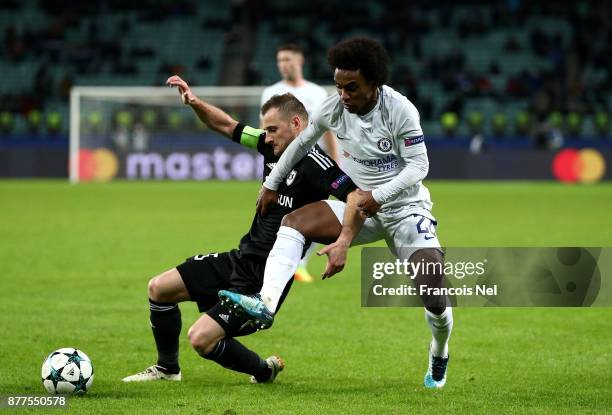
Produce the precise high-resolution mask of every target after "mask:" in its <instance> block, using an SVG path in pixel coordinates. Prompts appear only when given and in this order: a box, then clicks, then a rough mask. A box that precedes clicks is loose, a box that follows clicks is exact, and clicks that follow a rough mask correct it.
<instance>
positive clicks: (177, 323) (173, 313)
mask: <svg viewBox="0 0 612 415" xmlns="http://www.w3.org/2000/svg"><path fill="white" fill-rule="evenodd" d="M148 294H149V309H150V313H151V314H150V321H151V328H152V329H153V337H154V338H155V345H156V347H157V363H156V364H155V365H153V366H150V367H148V368H147V369H145V370H144V371H142V372H140V373H137V374H135V375H132V376H128V377H126V378H124V379H123V381H124V382H143V381H152V380H175V381H178V380H181V370H180V367H179V363H178V352H179V336H180V334H181V311H180V309H179V307H178V304H177V303H179V302H182V301H187V300H189V293H188V292H187V288H186V287H185V284H184V283H183V279H182V278H181V275H180V274H179V272H178V270H177V269H176V268H172V269H171V270H168V271H166V272H164V273H162V274H160V275H157V276H156V277H153V278H151V280H150V281H149V285H148Z"/></svg>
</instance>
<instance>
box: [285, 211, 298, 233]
mask: <svg viewBox="0 0 612 415" xmlns="http://www.w3.org/2000/svg"><path fill="white" fill-rule="evenodd" d="M299 222H300V221H299V218H298V216H297V215H294V214H293V212H292V213H289V214H287V215H285V216H283V220H282V221H281V226H287V227H289V228H294V229H295V227H296V226H297V225H298V223H299Z"/></svg>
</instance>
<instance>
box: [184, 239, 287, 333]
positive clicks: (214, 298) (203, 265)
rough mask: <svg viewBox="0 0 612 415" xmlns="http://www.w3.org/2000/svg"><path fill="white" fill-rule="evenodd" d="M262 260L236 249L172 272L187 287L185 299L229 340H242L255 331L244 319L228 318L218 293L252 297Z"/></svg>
mask: <svg viewBox="0 0 612 415" xmlns="http://www.w3.org/2000/svg"><path fill="white" fill-rule="evenodd" d="M265 267H266V263H265V259H263V258H259V257H255V256H243V255H242V254H241V252H240V251H239V250H237V249H234V250H231V251H229V252H221V253H210V254H202V255H195V256H192V257H190V258H187V260H185V262H183V263H182V264H180V265H178V266H177V267H176V269H177V270H178V272H179V274H181V278H182V279H183V282H184V283H185V286H186V287H187V291H188V292H189V297H190V298H191V300H192V301H195V302H196V303H197V304H198V309H199V310H200V312H206V314H208V315H209V316H210V317H211V318H212V319H213V320H215V321H216V322H217V323H219V324H220V325H221V327H223V329H224V330H225V333H226V334H227V335H228V336H229V337H237V336H245V335H247V334H251V333H253V332H255V331H256V329H255V328H254V327H253V326H251V325H248V324H245V323H246V322H247V320H246V318H244V317H241V318H239V317H236V316H233V315H230V314H229V313H228V310H227V308H226V307H224V306H222V305H221V304H220V303H219V296H218V293H219V290H231V291H235V292H238V293H241V294H256V293H258V292H259V291H260V290H261V286H262V284H263V276H264V269H265ZM292 283H293V279H291V281H289V284H287V287H285V291H284V292H283V295H282V296H281V299H280V301H279V303H278V308H277V310H276V311H277V312H278V310H280V307H281V304H282V303H283V301H284V299H285V297H286V295H287V293H288V292H289V289H290V288H291V284H292Z"/></svg>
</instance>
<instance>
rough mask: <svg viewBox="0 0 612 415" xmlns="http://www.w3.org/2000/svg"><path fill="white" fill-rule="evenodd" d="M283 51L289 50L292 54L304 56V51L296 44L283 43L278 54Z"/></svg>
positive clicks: (277, 50) (278, 49)
mask: <svg viewBox="0 0 612 415" xmlns="http://www.w3.org/2000/svg"><path fill="white" fill-rule="evenodd" d="M283 50H288V51H291V52H295V53H299V54H300V55H304V51H303V50H302V48H301V47H299V46H298V45H297V44H296V43H283V44H282V45H280V46H279V47H278V48H277V49H276V53H278V52H281V51H283Z"/></svg>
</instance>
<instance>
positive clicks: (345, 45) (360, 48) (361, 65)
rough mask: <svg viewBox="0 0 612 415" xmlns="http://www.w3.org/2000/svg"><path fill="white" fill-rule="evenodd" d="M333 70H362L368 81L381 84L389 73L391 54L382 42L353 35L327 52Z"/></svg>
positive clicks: (385, 80)
mask: <svg viewBox="0 0 612 415" xmlns="http://www.w3.org/2000/svg"><path fill="white" fill-rule="evenodd" d="M327 62H328V63H329V66H331V68H332V70H336V68H338V69H345V70H348V71H356V70H359V71H361V73H362V75H363V77H364V78H365V79H366V81H368V82H374V83H375V84H376V85H377V86H381V85H382V84H384V83H385V82H387V77H388V75H389V68H388V66H389V55H388V54H387V51H386V50H385V48H384V47H383V45H381V44H380V42H378V41H376V40H374V39H370V38H367V37H353V38H350V39H347V40H344V41H342V42H340V43H338V44H337V45H336V46H334V47H332V48H331V49H329V51H328V52H327Z"/></svg>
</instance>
